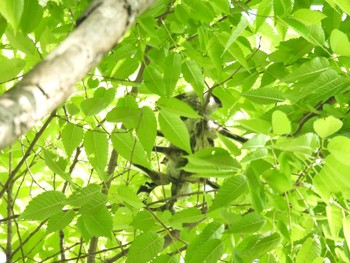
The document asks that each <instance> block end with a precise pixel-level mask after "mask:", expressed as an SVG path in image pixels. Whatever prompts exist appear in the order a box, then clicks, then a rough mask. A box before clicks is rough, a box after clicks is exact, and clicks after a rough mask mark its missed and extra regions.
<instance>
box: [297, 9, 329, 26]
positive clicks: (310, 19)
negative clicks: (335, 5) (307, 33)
mask: <svg viewBox="0 0 350 263" xmlns="http://www.w3.org/2000/svg"><path fill="white" fill-rule="evenodd" d="M293 17H294V18H295V19H297V20H299V21H300V22H302V23H303V24H304V25H312V24H318V25H320V23H321V21H322V20H323V19H325V18H327V16H326V15H325V14H322V12H320V11H317V10H310V9H306V8H301V9H298V10H296V11H295V12H294V13H293Z"/></svg>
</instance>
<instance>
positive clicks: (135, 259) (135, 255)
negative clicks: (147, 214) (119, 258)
mask: <svg viewBox="0 0 350 263" xmlns="http://www.w3.org/2000/svg"><path fill="white" fill-rule="evenodd" d="M163 244H164V238H163V237H161V236H160V235H158V234H157V233H155V232H150V231H149V232H145V233H142V234H141V235H139V236H137V237H136V238H135V240H134V242H133V243H132V244H131V246H130V249H129V253H128V258H127V260H126V262H127V263H146V262H149V261H150V260H151V259H153V258H154V257H155V256H157V254H158V253H159V252H160V251H161V250H162V248H163Z"/></svg>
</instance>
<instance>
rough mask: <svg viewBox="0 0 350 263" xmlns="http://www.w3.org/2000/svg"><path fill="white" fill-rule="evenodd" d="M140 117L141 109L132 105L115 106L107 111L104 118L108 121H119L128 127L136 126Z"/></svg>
mask: <svg viewBox="0 0 350 263" xmlns="http://www.w3.org/2000/svg"><path fill="white" fill-rule="evenodd" d="M141 117H142V110H141V109H138V108H132V107H128V106H126V107H115V108H114V109H112V110H111V111H110V112H108V113H107V116H106V120H107V121H109V122H121V123H123V124H124V125H125V127H127V128H128V129H134V128H137V127H138V126H139V124H140V121H141Z"/></svg>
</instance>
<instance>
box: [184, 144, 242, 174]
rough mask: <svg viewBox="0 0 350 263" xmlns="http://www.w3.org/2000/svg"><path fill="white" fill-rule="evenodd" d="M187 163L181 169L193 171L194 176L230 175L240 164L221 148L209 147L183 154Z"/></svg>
mask: <svg viewBox="0 0 350 263" xmlns="http://www.w3.org/2000/svg"><path fill="white" fill-rule="evenodd" d="M184 157H185V158H186V159H187V160H188V163H187V164H186V166H185V167H183V168H182V169H183V170H185V171H187V172H190V173H194V174H193V175H192V176H194V177H230V176H233V175H234V174H235V173H236V172H237V170H238V169H240V164H239V163H238V162H237V161H236V160H235V159H234V158H233V157H232V156H231V155H230V153H229V152H228V151H226V150H224V149H222V148H218V147H210V148H205V149H203V150H199V151H197V152H195V153H194V154H191V155H187V156H184Z"/></svg>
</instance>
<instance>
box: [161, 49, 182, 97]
mask: <svg viewBox="0 0 350 263" xmlns="http://www.w3.org/2000/svg"><path fill="white" fill-rule="evenodd" d="M181 63H182V61H181V56H180V55H179V54H178V53H170V54H169V55H168V56H167V57H166V59H165V62H164V66H165V67H164V82H165V88H166V93H167V97H170V96H172V94H173V92H174V90H175V86H176V83H177V81H178V80H179V77H180V73H181Z"/></svg>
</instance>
